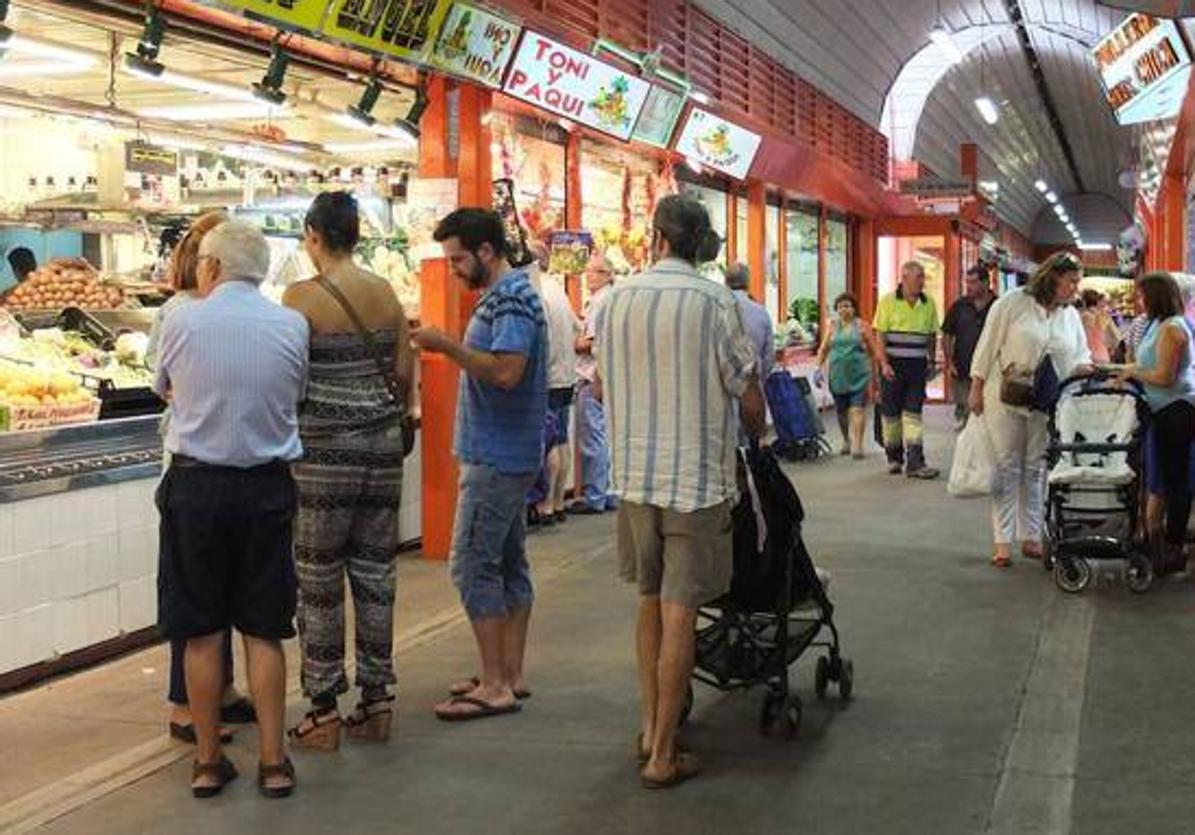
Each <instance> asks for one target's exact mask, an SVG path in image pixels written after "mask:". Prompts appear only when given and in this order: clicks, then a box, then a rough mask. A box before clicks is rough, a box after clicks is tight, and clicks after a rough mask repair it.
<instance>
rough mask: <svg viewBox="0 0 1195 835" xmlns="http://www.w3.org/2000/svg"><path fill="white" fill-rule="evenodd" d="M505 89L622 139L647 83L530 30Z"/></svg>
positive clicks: (639, 107)
mask: <svg viewBox="0 0 1195 835" xmlns="http://www.w3.org/2000/svg"><path fill="white" fill-rule="evenodd" d="M504 89H505V91H506V92H507V93H508V94H510V95H512V96H514V97H515V98H518V99H522V100H523V101H525V102H528V103H530V104H533V105H535V106H537V107H542V108H543V109H544V110H548V111H550V112H552V113H555V114H557V115H558V116H564V117H565V118H566V119H571V120H573V121H575V122H579V123H580V124H582V125H586V126H588V127H591V128H593V129H595V130H599V131H601V132H602V133H607V134H610V135H611V136H614V137H616V138H618V139H622V140H624V141H626V140H629V139H630V137H631V130H632V129H633V128H634V126H635V122H636V120H638V118H639V112H640V111H641V110H642V109H643V104H644V102H645V101H646V100H647V94H648V92H649V91H650V89H651V85H649V84H648V83H647V82H646V81H643V80H642V79H640V78H637V77H635V76H633V75H630V74H628V73H626V72H623V71H622V70H620V69H618V68H617V67H614V66H611V65H610V64H607V63H605V62H603V61H599V60H597V59H596V58H594V57H593V56H592V55H586V54H585V53H584V52H578V51H577V50H575V49H572V48H571V47H567V46H565V45H564V44H561V43H557V42H556V41H554V40H552V39H550V38H547V37H544V36H543V35H540V34H538V33H537V32H531V31H528V32H527V33H526V34H524V35H523V40H522V43H521V44H520V45H519V51H518V53H517V54H516V55H515V59H514V63H513V64H512V65H511V68H510V72H509V73H508V74H507V77H506V85H505V87H504Z"/></svg>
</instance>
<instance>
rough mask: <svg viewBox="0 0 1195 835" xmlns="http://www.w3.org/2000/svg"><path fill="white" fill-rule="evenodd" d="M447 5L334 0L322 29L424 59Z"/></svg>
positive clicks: (441, 0)
mask: <svg viewBox="0 0 1195 835" xmlns="http://www.w3.org/2000/svg"><path fill="white" fill-rule="evenodd" d="M448 5H449V0H332V5H331V7H330V8H329V9H328V15H327V17H326V18H324V25H323V32H324V34H325V35H327V36H328V37H329V38H333V39H335V40H338V41H344V42H345V43H350V44H353V45H354V46H360V47H364V48H365V49H369V50H372V51H373V52H377V53H380V54H382V55H388V56H392V57H395V58H402V59H405V60H408V61H422V60H424V59H425V58H426V57H427V54H428V52H429V51H430V50H431V46H432V39H433V37H434V36H435V34H436V32H437V31H438V30H439V28H440V23H441V22H443V20H444V17H445V15H446V14H447V13H448Z"/></svg>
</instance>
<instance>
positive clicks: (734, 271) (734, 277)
mask: <svg viewBox="0 0 1195 835" xmlns="http://www.w3.org/2000/svg"><path fill="white" fill-rule="evenodd" d="M726 286H727V287H729V288H730V289H731V290H746V289H747V288H748V287H750V286H751V270H750V269H748V268H747V265H746V264H744V263H742V262H739V263H736V264H731V265H730V268H729V269H728V270H727V271H726Z"/></svg>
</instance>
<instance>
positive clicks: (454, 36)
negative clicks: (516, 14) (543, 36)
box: [431, 3, 520, 88]
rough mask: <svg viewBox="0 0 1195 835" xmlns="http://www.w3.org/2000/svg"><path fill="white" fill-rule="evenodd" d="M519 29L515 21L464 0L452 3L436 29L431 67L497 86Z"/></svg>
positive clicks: (500, 84) (509, 57)
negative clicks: (437, 30)
mask: <svg viewBox="0 0 1195 835" xmlns="http://www.w3.org/2000/svg"><path fill="white" fill-rule="evenodd" d="M519 29H520V27H519V26H518V25H517V24H514V23H511V22H510V21H507V20H504V19H502V18H500V17H498V16H497V15H495V14H491V13H490V12H487V11H483V10H482V9H478V8H476V7H475V6H470V5H469V4H467V3H456V4H454V5H453V7H452V11H450V12H449V13H448V17H447V18H446V19H445V21H444V26H443V27H442V28H441V29H440V37H439V39H438V40H437V41H436V48H435V49H434V50H433V51H432V56H431V63H432V66H434V67H438V68H440V69H442V70H445V71H447V72H450V73H454V74H456V75H460V76H464V77H465V78H471V79H473V80H474V81H478V82H480V83H482V84H485V85H486V86H487V87H494V88H498V87H501V86H502V76H503V74H504V73H505V72H506V67H507V65H508V64H509V63H510V59H511V57H512V56H513V55H514V51H515V44H516V43H517V42H518V40H519Z"/></svg>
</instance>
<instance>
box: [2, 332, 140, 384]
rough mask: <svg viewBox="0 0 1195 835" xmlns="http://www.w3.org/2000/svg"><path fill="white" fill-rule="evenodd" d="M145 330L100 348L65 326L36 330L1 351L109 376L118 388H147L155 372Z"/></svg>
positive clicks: (46, 365) (63, 368) (47, 366)
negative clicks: (149, 359)
mask: <svg viewBox="0 0 1195 835" xmlns="http://www.w3.org/2000/svg"><path fill="white" fill-rule="evenodd" d="M147 341H148V340H147V338H146V337H145V336H144V335H143V334H122V335H121V336H120V337H119V338H118V339H117V344H116V348H115V350H112V351H105V350H103V349H101V348H97V347H96V346H95V345H94V344H93V343H92V342H90V341H89V340H88V339H87V338H86V337H84V336H83V335H82V334H80V333H77V332H75V331H70V330H63V329H62V328H42V329H40V330H35V331H34V332H33V333H32V335H31V337H30V338H29V339H20V340H16V341H15V342H14V341H10V342H9V343H8V344H7V345H5V346H4V347H3V348H0V354H2V355H3V356H5V357H8V358H10V359H16V360H19V361H22V362H28V363H32V364H33V365H34V366H36V367H38V368H45V369H50V370H53V371H60V372H66V373H69V374H81V375H84V376H86V377H90V378H92V379H94V380H96V381H99V380H107V381H109V382H110V383H112V385H113V386H114V387H115V388H118V389H129V388H145V387H148V386H151V385H153V374H151V373H150V371H149V369H148V368H146V367H145V343H146V342H147Z"/></svg>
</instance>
